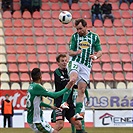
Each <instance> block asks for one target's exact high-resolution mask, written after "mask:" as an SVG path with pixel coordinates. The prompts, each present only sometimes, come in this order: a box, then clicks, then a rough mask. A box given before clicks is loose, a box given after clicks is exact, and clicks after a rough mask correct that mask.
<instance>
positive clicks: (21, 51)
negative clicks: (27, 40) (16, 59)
mask: <svg viewBox="0 0 133 133" xmlns="http://www.w3.org/2000/svg"><path fill="white" fill-rule="evenodd" d="M16 51H17V54H26V48H25V46H24V45H18V46H17V48H16Z"/></svg>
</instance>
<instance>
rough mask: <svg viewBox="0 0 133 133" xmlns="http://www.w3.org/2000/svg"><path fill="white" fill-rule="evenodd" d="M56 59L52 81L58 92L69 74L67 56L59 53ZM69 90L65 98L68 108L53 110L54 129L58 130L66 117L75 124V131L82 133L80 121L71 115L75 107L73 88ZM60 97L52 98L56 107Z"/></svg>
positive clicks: (59, 104) (60, 99) (58, 105)
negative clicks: (56, 66)
mask: <svg viewBox="0 0 133 133" xmlns="http://www.w3.org/2000/svg"><path fill="white" fill-rule="evenodd" d="M56 61H57V63H58V66H59V67H58V68H57V69H56V70H55V71H54V82H55V91H56V92H58V91H61V90H62V89H63V88H64V87H65V86H66V84H67V83H68V82H69V76H68V73H67V69H66V66H67V63H68V57H67V55H65V54H60V55H58V56H57V58H56ZM70 92H71V93H70V95H69V97H68V99H67V103H68V104H69V108H67V109H62V108H61V109H60V110H59V109H58V110H55V115H56V117H55V118H56V120H55V121H56V124H55V129H56V130H58V131H60V130H61V129H62V128H63V127H64V120H65V117H66V119H67V120H68V121H69V122H70V123H72V124H73V125H74V126H75V128H76V133H83V131H82V126H81V122H80V121H75V120H74V119H73V116H74V115H75V107H74V103H73V99H72V97H73V90H72V91H70ZM62 98H63V96H61V97H58V98H56V99H54V104H55V106H56V107H59V108H60V106H61V104H62Z"/></svg>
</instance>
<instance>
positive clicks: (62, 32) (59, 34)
mask: <svg viewBox="0 0 133 133" xmlns="http://www.w3.org/2000/svg"><path fill="white" fill-rule="evenodd" d="M55 35H56V36H64V31H63V29H62V28H57V29H55Z"/></svg>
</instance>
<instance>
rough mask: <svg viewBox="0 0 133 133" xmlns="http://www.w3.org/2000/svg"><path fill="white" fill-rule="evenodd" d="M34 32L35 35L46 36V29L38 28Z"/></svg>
mask: <svg viewBox="0 0 133 133" xmlns="http://www.w3.org/2000/svg"><path fill="white" fill-rule="evenodd" d="M34 34H35V36H44V31H43V29H42V28H36V29H35V32H34Z"/></svg>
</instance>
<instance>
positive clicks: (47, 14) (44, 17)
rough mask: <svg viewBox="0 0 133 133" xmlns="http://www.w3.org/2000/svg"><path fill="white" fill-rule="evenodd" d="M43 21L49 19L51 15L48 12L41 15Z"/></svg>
mask: <svg viewBox="0 0 133 133" xmlns="http://www.w3.org/2000/svg"><path fill="white" fill-rule="evenodd" d="M42 18H43V19H51V13H50V12H49V10H48V11H45V12H43V14H42Z"/></svg>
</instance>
